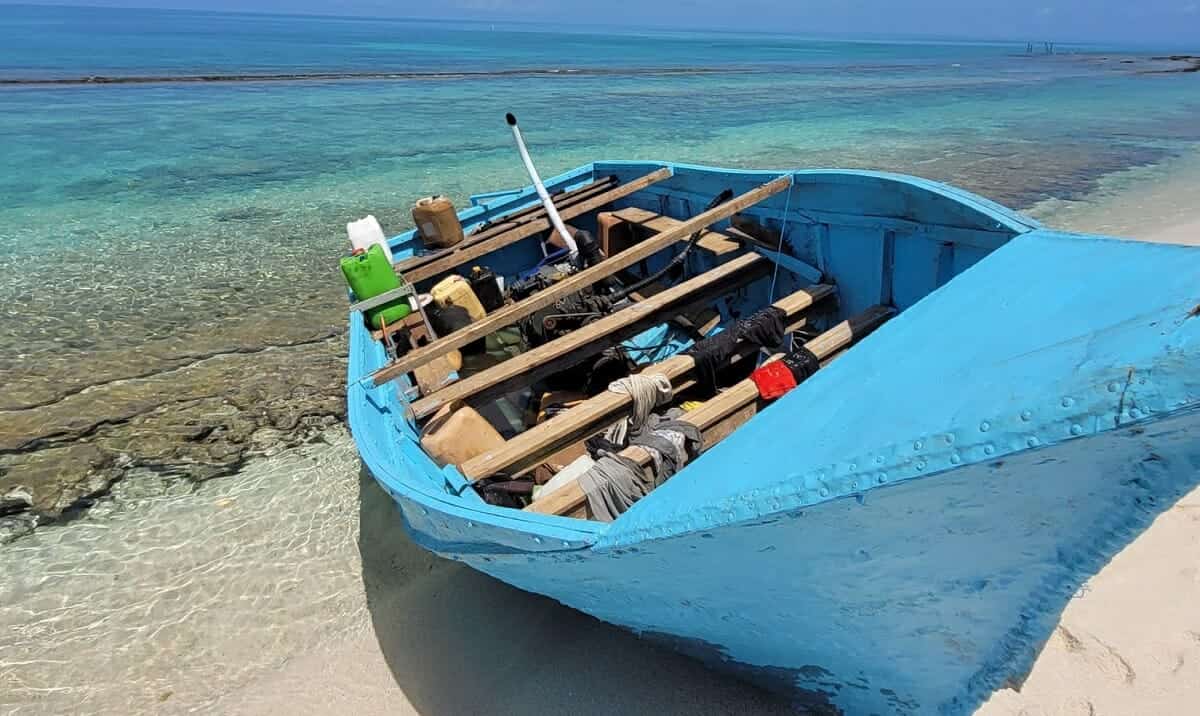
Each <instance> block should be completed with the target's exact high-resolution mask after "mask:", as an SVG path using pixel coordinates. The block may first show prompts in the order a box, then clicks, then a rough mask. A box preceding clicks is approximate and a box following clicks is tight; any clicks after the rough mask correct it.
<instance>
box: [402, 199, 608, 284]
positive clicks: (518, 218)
mask: <svg viewBox="0 0 1200 716" xmlns="http://www.w3.org/2000/svg"><path fill="white" fill-rule="evenodd" d="M616 183H617V180H616V177H612V176H609V177H605V178H603V179H597V180H596V181H594V182H591V183H590V184H587V185H584V186H581V187H579V188H578V189H572V190H571V191H568V192H559V193H558V194H551V198H552V199H553V200H554V205H555V207H561V208H564V209H565V208H567V207H569V206H571V205H573V204H577V203H579V202H581V201H584V200H586V199H590V198H591V197H593V196H595V195H597V194H599V193H601V192H603V191H607V190H609V189H611V188H612V187H613V186H614V185H616ZM527 198H533V199H536V198H537V196H536V195H534V196H533V197H527ZM545 215H546V208H545V207H544V206H542V204H541V202H537V203H535V204H533V205H531V206H526V207H524V208H521V209H517V210H516V211H514V212H513V213H511V214H504V215H501V216H498V217H496V218H495V219H492V220H491V222H490V223H488V224H487V225H485V226H482V227H480V228H479V229H477V230H476V231H475V232H474V233H471V234H468V235H467V236H466V237H465V238H464V239H463V240H462V241H460V242H459V243H458V244H456V245H455V246H451V247H449V248H445V249H438V250H437V251H430V252H428V253H424V254H420V255H418V256H409V257H408V258H405V259H401V260H400V261H397V262H396V263H395V264H393V268H395V270H396V271H398V272H399V273H402V274H403V273H405V272H407V271H412V270H413V269H415V268H417V267H418V266H424V265H425V264H427V263H430V262H432V261H435V260H437V259H440V258H442V257H444V256H449V255H450V254H452V253H454V252H455V251H458V250H460V249H465V248H467V247H468V246H472V245H474V244H477V243H479V242H480V241H483V240H484V239H490V238H491V237H493V236H495V235H496V234H499V233H501V232H503V231H508V230H509V229H513V228H516V227H517V226H519V225H521V224H525V223H527V222H529V221H533V220H535V219H539V218H543V217H545Z"/></svg>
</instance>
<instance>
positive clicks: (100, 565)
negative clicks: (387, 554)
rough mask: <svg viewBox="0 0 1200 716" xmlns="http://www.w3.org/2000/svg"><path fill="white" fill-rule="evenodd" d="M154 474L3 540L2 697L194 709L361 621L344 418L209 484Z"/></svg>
mask: <svg viewBox="0 0 1200 716" xmlns="http://www.w3.org/2000/svg"><path fill="white" fill-rule="evenodd" d="M144 477H145V479H138V478H137V476H134V477H132V478H131V479H130V480H128V481H127V482H126V483H123V484H122V485H121V487H120V488H119V489H120V490H121V493H120V494H119V495H118V498H119V499H116V500H112V501H109V502H106V503H103V504H102V506H101V508H100V509H98V510H95V511H93V512H92V513H90V514H89V515H87V516H86V517H84V518H82V519H80V520H78V521H76V522H74V523H72V524H70V525H69V526H65V527H48V528H43V529H41V530H39V531H37V532H35V533H34V534H33V535H31V536H29V537H26V538H23V539H21V540H19V541H18V542H16V543H14V544H12V545H9V546H8V547H7V548H5V549H2V550H0V712H3V711H10V710H11V711H15V712H20V713H30V712H38V713H82V712H87V713H121V714H126V713H138V712H144V711H147V710H150V709H151V708H154V709H163V708H165V709H166V710H167V711H183V710H187V709H188V708H192V707H196V706H199V705H203V704H205V703H208V702H209V701H211V700H212V699H215V698H217V697H218V696H219V695H221V694H223V693H227V692H228V691H229V690H231V689H232V688H236V687H237V686H239V685H241V684H243V683H245V682H246V681H247V680H249V679H250V678H252V677H253V676H254V675H255V674H258V673H260V672H261V671H263V670H264V669H267V668H272V667H276V666H278V665H279V664H280V663H281V662H282V661H283V660H285V659H287V658H288V657H289V656H291V655H294V654H297V653H299V652H301V651H304V650H306V649H309V648H312V647H315V646H317V645H319V644H320V643H322V642H323V641H325V640H329V639H332V638H334V637H336V636H338V635H341V634H343V633H344V632H345V631H346V630H347V629H351V628H353V627H354V626H355V625H359V624H362V623H364V622H365V619H366V617H365V611H364V610H365V601H364V599H363V596H362V578H361V569H362V566H361V559H360V558H359V554H358V550H357V547H356V538H357V535H358V505H357V501H358V493H359V487H358V479H359V461H358V457H357V454H356V453H355V451H354V446H353V443H352V442H351V440H350V439H349V436H348V435H347V434H346V433H345V432H344V431H337V432H333V433H330V434H329V436H328V443H327V444H323V445H313V446H306V447H303V448H297V449H294V450H289V451H287V452H285V453H283V454H280V455H278V456H275V457H273V458H269V459H266V460H262V461H255V462H252V463H251V464H249V465H248V466H247V467H246V469H244V470H243V471H241V472H239V473H238V474H236V475H234V476H232V477H229V478H227V479H223V480H219V481H214V482H209V483H204V484H202V485H200V486H199V487H194V486H192V485H191V484H190V483H187V482H174V483H167V485H166V486H165V487H164V486H163V483H162V481H161V479H158V478H156V477H155V476H150V475H146V476H144Z"/></svg>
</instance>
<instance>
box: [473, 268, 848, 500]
mask: <svg viewBox="0 0 1200 716" xmlns="http://www.w3.org/2000/svg"><path fill="white" fill-rule="evenodd" d="M833 293H834V289H833V287H832V286H826V285H817V286H809V287H808V288H807V289H804V290H802V291H797V292H796V293H793V294H792V295H790V296H788V297H786V298H783V299H780V300H779V301H776V302H775V303H774V304H773V305H774V306H776V307H777V308H779V309H781V310H783V311H784V313H786V314H787V316H788V322H792V321H794V320H795V318H796V317H797V316H799V314H800V313H801V312H803V311H804V310H806V309H807V308H809V307H810V306H812V305H813V304H814V303H816V302H817V301H819V300H821V299H823V298H826V297H828V296H832V295H833ZM741 347H742V348H743V349H744V350H745V351H746V353H747V355H753V354H754V353H757V352H758V348H757V347H754V346H751V345H750V344H747V343H743V344H742V346H741ZM695 367H696V361H695V359H694V358H692V356H689V355H676V356H671V357H670V358H668V359H666V360H665V361H662V362H660V363H656V364H654V365H652V366H649V367H648V368H645V369H643V370H642V371H641V372H642V374H643V375H650V374H654V373H660V374H662V375H665V376H666V377H667V378H668V379H669V380H670V381H671V384H672V385H674V386H676V388H679V389H682V388H683V387H684V386H682V385H681V384H680V381H681V380H682V379H684V378H685V377H686V376H688V375H690V374H691V373H692V371H693V370H694V369H695ZM632 407H633V399H632V398H631V397H630V396H628V395H623V394H620V393H611V392H608V391H605V392H603V393H600V394H599V395H595V396H592V397H591V398H588V399H587V400H585V401H583V402H582V403H580V404H579V405H576V406H575V407H573V408H571V409H570V410H568V411H566V412H564V413H562V414H560V415H556V416H554V417H553V418H550V419H549V420H547V421H546V422H544V423H540V424H538V425H535V426H534V427H532V428H530V429H529V430H526V431H525V432H523V433H520V434H518V435H516V436H515V437H513V438H512V439H511V440H509V441H508V442H506V443H505V444H504V445H503V446H502V447H500V448H498V449H496V450H490V451H488V452H486V453H484V454H483V455H480V456H479V457H477V458H475V459H473V460H470V461H468V462H465V463H463V464H462V465H459V470H461V471H462V473H463V475H464V476H466V478H467V479H468V480H479V479H481V478H484V477H488V476H489V475H495V474H497V473H507V474H510V475H518V474H520V473H521V472H523V471H525V470H528V469H530V468H532V467H536V466H537V465H539V464H540V463H541V462H542V461H543V460H544V459H545V457H546V456H547V455H550V454H552V453H553V452H555V451H556V450H561V449H562V448H564V447H566V446H568V445H571V444H573V443H575V442H577V441H579V440H583V439H584V438H586V437H588V436H590V435H593V434H595V433H597V432H599V431H600V430H603V429H604V427H605V426H607V425H611V424H612V423H613V422H615V421H617V420H619V419H620V418H622V417H625V416H626V415H628V414H629V411H630V410H631V409H632Z"/></svg>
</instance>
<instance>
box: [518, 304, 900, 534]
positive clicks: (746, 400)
mask: <svg viewBox="0 0 1200 716" xmlns="http://www.w3.org/2000/svg"><path fill="white" fill-rule="evenodd" d="M893 315H895V310H894V309H891V308H887V307H884V306H873V307H871V308H869V309H867V310H866V311H865V312H863V313H861V314H859V315H858V316H855V317H854V318H851V319H850V320H848V321H842V322H841V323H839V324H837V325H836V326H834V327H833V328H831V329H829V330H828V331H825V332H824V333H822V334H821V335H819V336H817V337H816V338H814V339H813V340H811V341H809V342H807V343H805V344H804V347H805V348H807V349H809V350H810V351H812V352H813V354H814V355H815V356H816V357H817V359H818V360H821V361H826V360H829V359H830V358H832V357H834V356H835V355H836V354H837V353H838V352H839V351H841V350H843V349H844V348H846V347H847V346H849V345H850V344H851V343H854V342H856V341H858V340H861V339H862V338H863V337H865V336H866V335H867V334H868V333H870V332H871V331H873V330H875V329H876V328H878V327H879V326H881V325H883V323H884V321H886V320H888V319H889V318H891V317H892V316H893ZM782 357H783V354H782V353H776V354H775V355H773V356H771V357H770V358H769V359H768V361H776V360H779V359H780V358H782ZM758 404H759V395H758V386H757V385H755V383H754V381H753V380H750V379H749V378H746V379H745V380H742V381H739V382H738V383H736V384H735V385H733V386H732V387H731V388H729V389H727V390H724V391H722V392H721V393H719V394H718V395H716V396H714V397H713V398H711V399H710V400H707V401H705V403H704V405H701V406H700V407H698V408H696V409H695V410H691V411H688V412H686V413H684V414H683V415H681V416H680V417H679V418H678V419H679V420H682V421H683V422H686V423H691V424H692V425H695V426H696V427H697V428H699V429H700V433H701V435H702V436H703V441H702V444H703V446H704V449H705V450H708V449H711V448H712V446H713V445H716V444H717V443H719V442H720V441H721V440H724V439H725V438H726V437H728V436H729V435H731V434H733V432H734V431H735V430H737V428H739V427H740V426H741V425H743V424H745V423H746V422H748V421H749V420H750V419H751V418H753V417H754V416H755V414H757V412H758ZM620 455H621V457H623V458H627V459H629V460H633V461H634V462H636V463H637V464H638V465H639V466H641V468H642V469H643V470H647V471H648V470H650V469H651V465H652V464H653V458H652V457H651V455H650V453H649V452H648V451H647V450H646V449H645V448H642V447H640V446H637V445H630V446H629V447H627V448H625V449H624V450H622V451H621V453H620ZM586 502H587V495H585V494H584V492H583V487H582V486H581V485H580V484H579V480H572V481H571V482H569V483H567V484H565V485H563V486H562V487H559V488H558V489H557V490H555V491H554V492H552V493H550V494H549V495H546V496H545V497H544V498H542V499H538V500H534V501H533V503H532V504H530V505H529V506H528V507H526V508H525V510H526V511H528V512H537V513H540V514H544V515H572V514H574V513H576V511H578V510H580V509H581V508H583V507H584V505H585V503H586Z"/></svg>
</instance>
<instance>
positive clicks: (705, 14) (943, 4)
mask: <svg viewBox="0 0 1200 716" xmlns="http://www.w3.org/2000/svg"><path fill="white" fill-rule="evenodd" d="M22 2H23V3H25V4H79V5H84V4H87V5H105V6H124V7H128V6H136V7H161V8H195V9H206V10H244V11H255V12H293V13H305V14H309V13H311V14H330V15H374V16H385V17H421V18H450V19H453V18H463V19H477V20H497V21H503V20H518V21H551V22H559V23H563V24H564V25H569V26H571V28H572V29H580V28H581V27H586V26H588V25H594V24H598V23H603V24H606V25H625V26H637V25H650V26H656V27H663V26H668V27H670V26H677V27H688V28H728V29H730V30H774V31H784V32H798V33H821V34H828V33H832V34H849V33H855V34H859V33H862V34H871V35H903V36H911V35H933V36H954V37H975V38H1005V39H1025V38H1029V39H1041V38H1046V39H1054V40H1058V41H1088V40H1097V41H1101V40H1102V41H1125V42H1130V43H1172V44H1184V45H1197V46H1198V47H1196V49H1197V50H1200V0H679V1H675V2H669V1H667V0H436V1H434V2H429V1H428V0H425V1H423V2H415V1H413V0H79V1H78V2H70V1H69V0H68V1H67V2H64V1H63V0H57V1H56V2H45V1H44V0H22ZM11 3H12V0H0V4H11Z"/></svg>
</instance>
